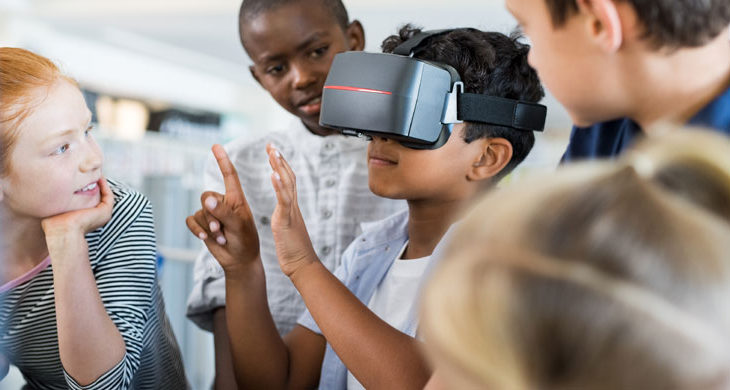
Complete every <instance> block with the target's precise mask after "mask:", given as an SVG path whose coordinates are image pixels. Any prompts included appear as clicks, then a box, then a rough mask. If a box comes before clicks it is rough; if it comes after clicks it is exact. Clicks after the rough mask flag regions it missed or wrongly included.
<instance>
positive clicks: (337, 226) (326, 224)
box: [187, 121, 406, 334]
mask: <svg viewBox="0 0 730 390" xmlns="http://www.w3.org/2000/svg"><path fill="white" fill-rule="evenodd" d="M269 142H270V143H272V144H274V145H275V146H276V147H277V148H278V149H279V150H280V151H281V153H282V155H283V156H284V158H286V160H287V161H288V162H289V164H290V165H291V167H292V169H293V170H294V173H295V174H296V176H297V196H298V200H299V208H300V209H301V211H302V215H303V216H304V221H305V222H306V225H307V230H308V231H309V235H310V236H311V239H312V244H313V245H314V249H315V251H316V252H317V255H318V256H319V258H320V260H321V261H322V263H324V265H325V266H326V267H327V268H328V269H330V270H334V269H335V268H336V267H337V266H339V265H340V262H341V255H342V252H343V251H344V250H345V249H346V248H347V246H348V245H349V244H350V242H352V240H353V239H354V238H355V237H357V236H358V235H359V234H360V233H361V232H360V224H361V223H362V222H369V221H376V220H379V219H383V218H385V217H387V216H390V215H393V214H396V213H398V212H399V211H402V210H405V209H406V203H405V201H396V200H391V199H385V198H380V197H378V196H375V195H374V194H373V193H372V192H370V189H369V188H368V169H367V159H366V150H367V142H366V141H363V140H361V139H357V138H351V137H344V136H340V135H332V136H327V137H321V136H317V135H314V134H312V133H311V132H310V131H309V130H307V129H306V128H305V127H304V125H303V124H302V123H301V122H299V121H296V123H295V124H293V125H292V126H291V127H290V128H289V129H288V130H287V131H284V132H272V133H269V134H267V135H266V136H264V137H262V138H260V139H258V140H256V141H253V142H242V141H239V140H236V141H233V142H231V143H229V144H227V145H226V147H225V148H226V150H227V151H228V154H229V156H230V158H231V161H232V162H233V164H234V165H235V166H236V169H237V170H238V175H239V179H240V181H241V185H242V186H243V191H244V193H245V195H246V198H247V200H248V202H249V205H250V206H251V211H252V212H253V215H254V218H255V219H256V225H257V228H258V232H259V240H260V243H261V260H262V261H263V264H264V270H265V272H266V288H267V296H268V300H269V308H270V310H271V314H272V315H273V317H274V322H275V323H276V326H277V328H278V330H279V333H281V334H286V333H288V332H289V331H290V330H291V329H292V328H293V327H294V325H295V324H296V322H297V319H298V317H299V316H300V315H301V314H302V312H303V311H304V309H305V306H304V302H303V301H302V299H301V297H300V296H299V293H298V292H297V290H296V289H295V288H294V285H293V284H292V283H291V281H290V280H289V279H288V278H287V277H286V276H285V275H284V274H283V273H282V272H281V269H280V268H279V263H278V260H277V258H276V251H275V249H274V239H273V236H272V233H271V227H270V218H271V214H272V213H273V211H274V206H275V205H276V195H275V194H274V189H273V188H272V186H271V179H270V177H271V176H270V175H271V167H270V166H269V163H268V157H267V155H266V150H265V147H266V144H267V143H269ZM204 180H205V188H206V190H212V191H217V192H221V193H222V192H223V191H224V185H223V178H222V175H221V173H220V171H219V170H218V166H217V164H216V163H215V160H213V158H212V157H211V159H210V160H209V161H208V164H206V173H205V179H204ZM194 279H195V280H194V282H195V283H194V287H193V291H192V292H191V294H190V297H189V299H188V307H187V315H188V318H190V319H191V320H192V321H193V322H195V323H196V324H197V325H198V326H200V327H201V328H203V329H206V330H212V328H213V311H214V310H215V309H217V308H219V307H222V306H225V279H224V275H223V269H222V268H221V267H220V265H219V264H218V262H217V261H216V260H215V259H214V258H213V257H212V256H211V254H210V253H209V252H208V251H207V250H205V249H203V250H202V252H201V253H200V255H199V256H198V259H197V260H196V262H195V270H194Z"/></svg>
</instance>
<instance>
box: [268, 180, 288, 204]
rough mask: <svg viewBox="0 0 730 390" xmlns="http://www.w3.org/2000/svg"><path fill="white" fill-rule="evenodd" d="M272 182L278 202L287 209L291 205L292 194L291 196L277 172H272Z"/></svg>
mask: <svg viewBox="0 0 730 390" xmlns="http://www.w3.org/2000/svg"><path fill="white" fill-rule="evenodd" d="M271 184H273V186H274V192H276V200H277V201H278V203H279V204H280V205H282V206H284V207H286V208H287V209H288V208H289V207H291V196H289V192H288V191H287V190H286V188H284V185H283V184H282V182H281V176H280V175H279V174H278V173H277V172H274V173H272V174H271Z"/></svg>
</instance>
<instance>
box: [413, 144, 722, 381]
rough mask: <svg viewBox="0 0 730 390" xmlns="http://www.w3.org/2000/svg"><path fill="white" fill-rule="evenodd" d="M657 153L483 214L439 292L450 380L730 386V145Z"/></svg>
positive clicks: (518, 194)
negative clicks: (455, 373) (451, 373)
mask: <svg viewBox="0 0 730 390" xmlns="http://www.w3.org/2000/svg"><path fill="white" fill-rule="evenodd" d="M652 138H653V139H650V140H647V141H645V142H642V143H640V144H639V145H637V147H636V148H635V149H633V150H632V151H631V152H629V153H628V154H626V155H625V156H624V157H623V158H622V159H620V160H619V161H616V162H603V163H586V164H582V165H580V164H579V165H576V166H572V167H571V166H568V167H565V168H562V169H559V172H557V173H556V174H555V175H554V176H553V177H549V178H542V179H540V180H533V181H524V182H521V183H519V184H517V185H515V186H512V187H509V188H506V189H504V190H501V191H498V192H495V193H493V194H491V195H487V196H486V197H485V198H484V199H483V200H482V201H481V202H479V204H478V205H477V206H476V207H475V208H474V209H473V210H472V211H471V213H470V214H469V216H468V217H467V218H466V219H465V220H464V222H463V223H462V224H461V226H460V227H459V229H458V231H457V233H456V234H455V235H454V237H453V240H452V242H451V243H450V245H449V249H448V250H447V253H446V256H445V258H444V261H443V262H442V264H440V266H439V267H438V268H437V270H436V271H435V273H434V276H433V279H432V280H431V281H430V282H429V283H428V285H427V287H426V290H425V292H424V297H423V310H422V317H421V331H422V333H423V334H424V337H425V340H426V345H427V349H428V351H429V355H430V356H431V357H432V359H433V360H434V361H435V363H436V364H437V365H438V364H440V363H447V364H448V366H450V367H452V368H453V369H455V370H457V371H458V372H459V375H462V376H464V377H466V378H469V380H470V381H471V382H472V383H475V384H479V385H481V386H485V387H489V388H495V389H617V388H623V389H629V388H630V389H720V388H728V387H730V333H728V330H730V301H729V300H728V297H730V223H729V222H730V142H729V141H728V140H727V139H725V138H724V137H723V136H720V135H717V134H712V133H709V132H704V131H699V130H682V131H667V132H664V134H662V135H661V136H659V137H652Z"/></svg>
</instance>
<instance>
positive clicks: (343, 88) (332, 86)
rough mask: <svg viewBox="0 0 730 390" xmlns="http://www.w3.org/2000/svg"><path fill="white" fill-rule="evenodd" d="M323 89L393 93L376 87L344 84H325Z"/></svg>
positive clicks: (382, 93)
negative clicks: (347, 85)
mask: <svg viewBox="0 0 730 390" xmlns="http://www.w3.org/2000/svg"><path fill="white" fill-rule="evenodd" d="M324 89H338V90H340V91H353V92H367V93H379V94H381V95H392V94H393V93H392V92H388V91H379V90H377V89H369V88H357V87H345V86H342V85H327V86H325V87H324Z"/></svg>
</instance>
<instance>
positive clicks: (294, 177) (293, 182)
mask: <svg viewBox="0 0 730 390" xmlns="http://www.w3.org/2000/svg"><path fill="white" fill-rule="evenodd" d="M279 161H280V163H281V166H282V168H283V169H284V172H286V174H287V176H289V182H290V183H291V189H292V191H293V192H294V195H296V191H297V190H296V187H297V175H296V174H294V170H293V169H292V168H291V165H289V162H288V161H286V159H285V158H284V157H282V158H281V159H279Z"/></svg>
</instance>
